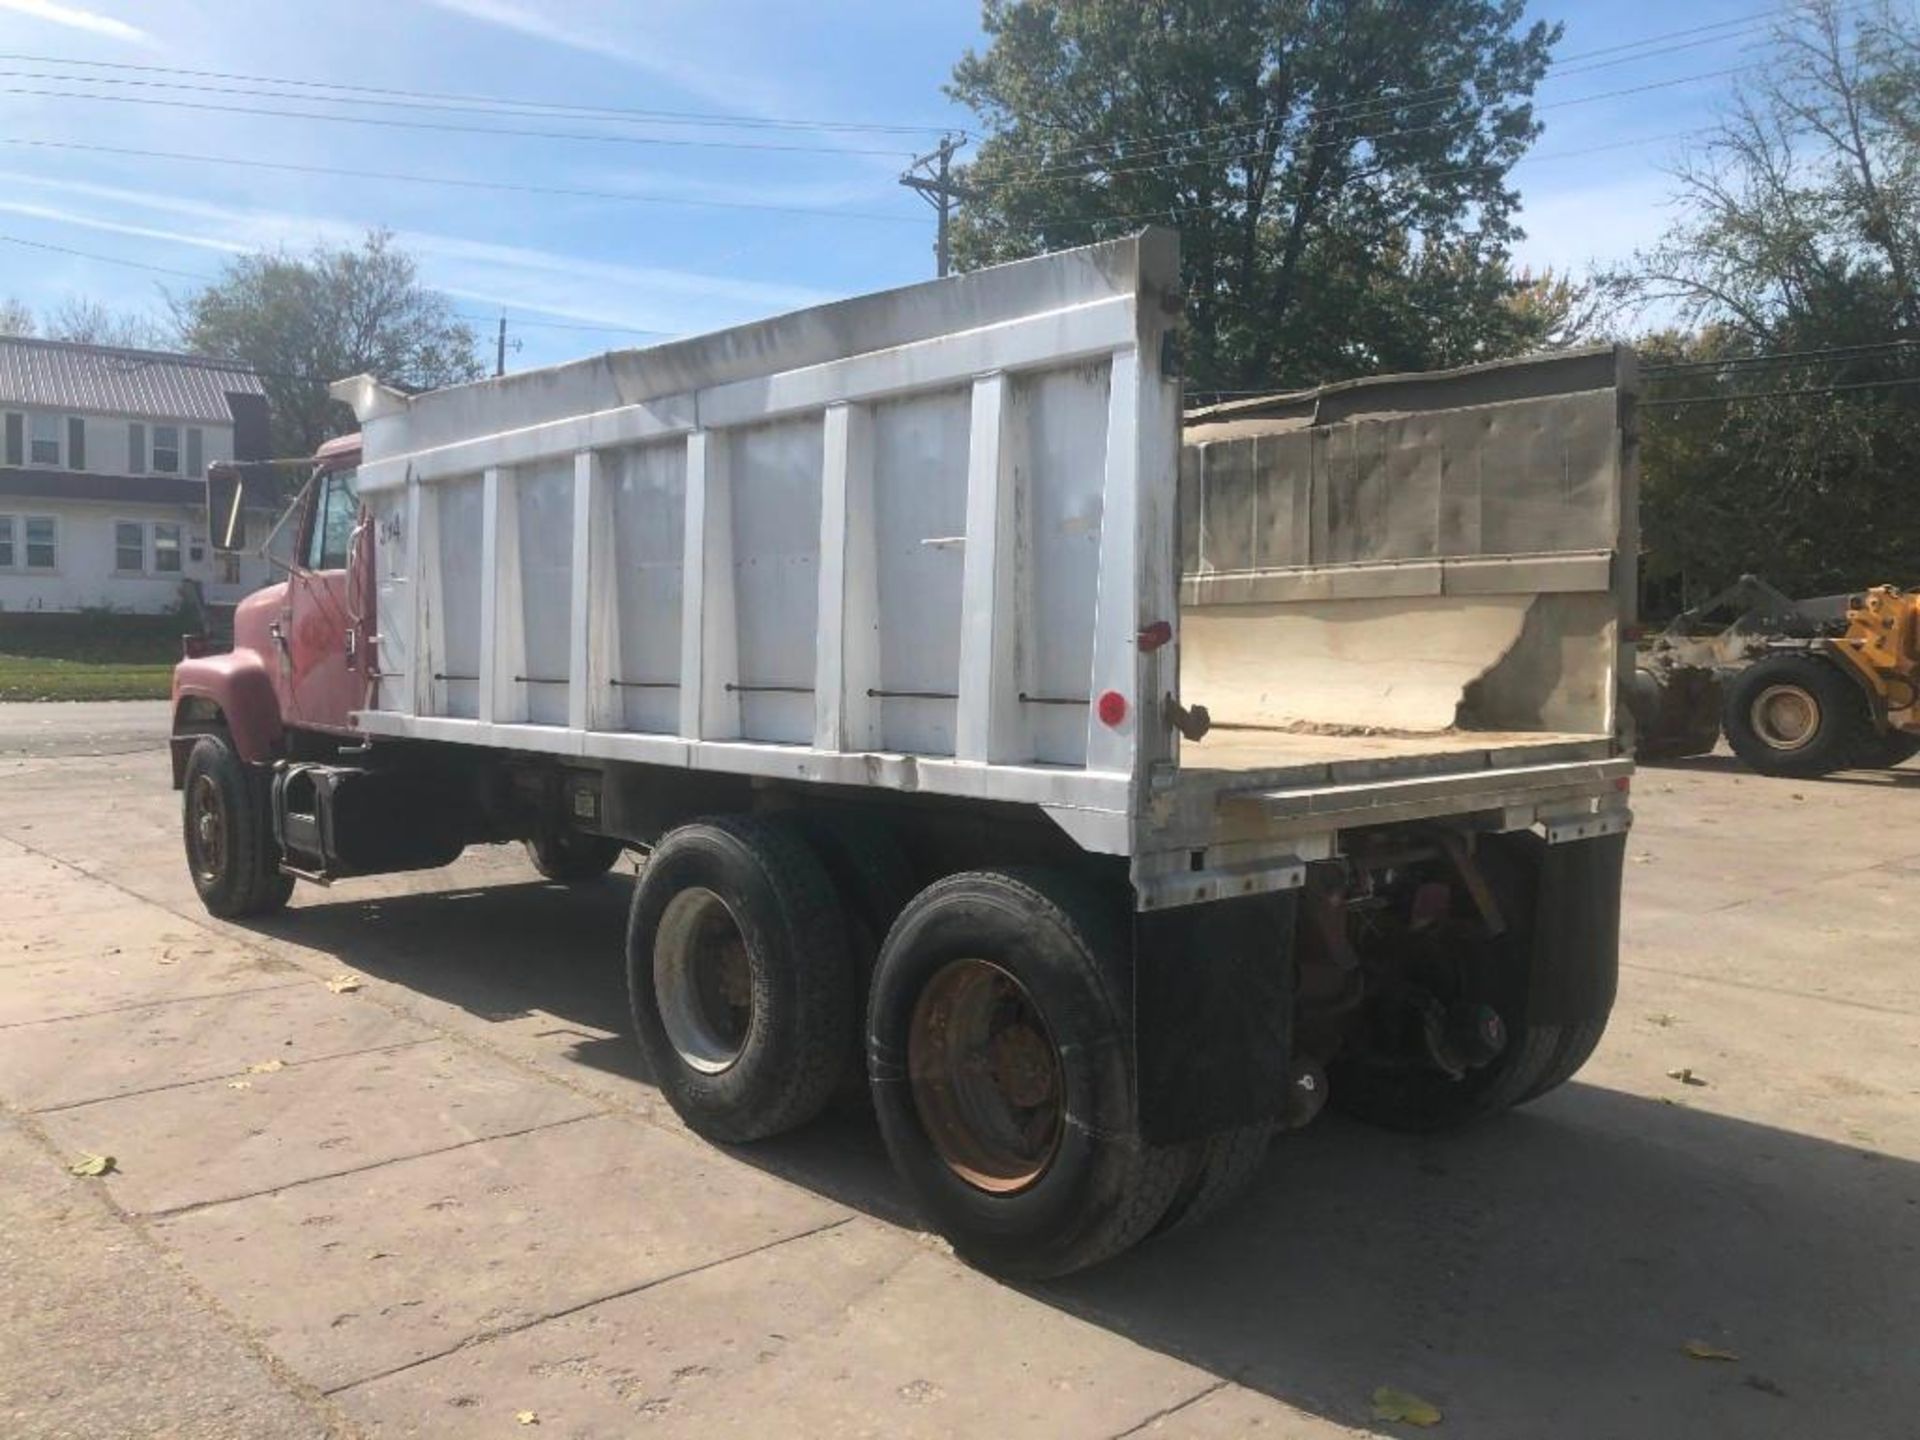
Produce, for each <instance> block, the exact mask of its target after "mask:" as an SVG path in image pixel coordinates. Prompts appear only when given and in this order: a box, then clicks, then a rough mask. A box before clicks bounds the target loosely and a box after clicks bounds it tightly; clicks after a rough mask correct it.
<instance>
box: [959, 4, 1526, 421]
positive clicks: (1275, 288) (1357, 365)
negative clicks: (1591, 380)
mask: <svg viewBox="0 0 1920 1440" xmlns="http://www.w3.org/2000/svg"><path fill="white" fill-rule="evenodd" d="M1524 9H1525V5H1524V0H985V13H984V17H983V24H984V26H985V29H986V33H987V36H988V38H989V42H990V43H989V44H988V46H987V48H986V49H985V50H984V51H979V52H970V53H968V54H967V55H966V56H965V57H964V58H963V59H962V60H961V61H960V63H959V64H958V65H957V66H956V67H955V69H954V75H953V82H952V84H951V85H950V86H949V87H948V91H949V93H950V94H951V95H953V96H954V97H955V98H956V99H958V100H960V101H962V102H964V103H965V104H967V105H968V106H970V107H971V108H972V109H973V110H974V111H975V112H976V113H977V114H978V115H979V116H980V117H981V119H982V121H983V123H984V125H985V127H986V129H987V131H988V132H989V133H988V135H987V138H986V139H985V140H984V141H983V142H982V143H981V145H980V148H979V151H978V154H977V157H976V158H975V159H974V161H973V162H972V163H971V164H970V165H968V166H966V167H965V169H964V170H963V172H962V176H961V178H962V181H963V183H964V184H965V185H966V186H967V187H968V189H969V192H970V196H969V198H968V199H967V200H966V201H965V202H964V203H963V204H962V207H961V210H960V214H959V218H958V223H957V228H956V232H955V236H954V245H955V253H956V256H957V258H958V260H959V263H960V264H962V265H966V266H972V265H981V264H988V263H992V262H995V261H1000V260H1007V259H1014V258H1018V257H1020V256H1025V255H1031V254H1035V253H1038V252H1040V251H1044V250H1050V249H1058V248H1061V247H1064V246H1070V245H1083V244H1086V243H1089V242H1090V241H1093V240H1097V239H1103V238H1107V237H1110V236H1114V235H1120V234H1126V233H1128V232H1130V231H1132V230H1135V229H1137V228H1139V227H1140V226H1142V225H1144V224H1148V223H1152V222H1158V223H1166V224H1174V225H1177V226H1178V227H1179V228H1180V230H1181V235H1182V246H1183V265H1184V268H1185V275H1184V277H1183V283H1184V285H1185V288H1186V294H1187V300H1188V316H1189V319H1190V320H1191V322H1192V334H1191V342H1190V346H1189V354H1190V362H1189V363H1190V373H1191V378H1192V383H1193V385H1194V386H1195V387H1196V388H1198V389H1202V390H1205V389H1212V388H1247V387H1253V388H1258V387H1267V386H1284V385H1301V384H1309V383H1313V382H1316V381H1322V380H1329V379H1337V378H1342V377H1345V376H1350V375H1355V374H1364V373H1371V372H1377V371H1380V370H1383V369H1385V370H1401V369H1419V368H1424V367H1430V366H1433V365H1441V364H1450V363H1456V362H1460V361H1466V360H1474V359H1484V358H1487V357H1490V356H1497V355H1505V354H1511V353H1513V352H1514V351H1516V350H1521V349H1525V348H1527V347H1529V346H1530V345H1532V344H1534V343H1536V342H1537V341H1538V340H1540V339H1541V338H1543V337H1542V333H1541V332H1540V330H1539V329H1538V327H1537V325H1536V324H1535V323H1534V322H1535V321H1536V320H1537V319H1538V317H1537V316H1536V315H1535V314H1533V313H1531V312H1529V311H1528V310H1527V309H1526V308H1525V307H1516V306H1514V305H1512V304H1511V303H1510V302H1511V300H1512V297H1513V296H1514V294H1515V292H1516V290H1517V289H1518V288H1519V287H1520V285H1521V284H1522V282H1521V281H1520V280H1518V279H1517V278H1516V277H1515V276H1514V275H1513V274H1512V273H1511V271H1510V269H1509V265H1508V254H1509V249H1510V246H1511V243H1512V242H1513V240H1514V239H1515V238H1516V237H1517V236H1518V235H1519V234H1520V231H1519V230H1518V229H1517V227H1516V224H1515V219H1514V216H1515V211H1516V208H1517V205H1518V196H1517V195H1516V194H1515V192H1514V191H1513V190H1512V189H1511V188H1510V187H1509V186H1508V184H1507V172H1508V170H1509V169H1510V168H1511V167H1512V165H1513V164H1514V162H1515V161H1516V160H1518V159H1519V158H1520V157H1521V155H1522V154H1524V153H1525V151H1526V149H1527V147H1528V146H1529V145H1530V144H1531V143H1532V141H1533V140H1534V138H1535V136H1537V135H1538V134H1539V131H1540V125H1539V123H1538V122H1537V121H1536V120H1535V118H1534V114H1533V109H1532V105H1531V96H1532V93H1533V89H1534V86H1535V85H1536V83H1537V82H1538V81H1539V79H1540V77H1541V76H1542V74H1543V73H1544V72H1545V69H1546V66H1547V63H1548V51H1549V47H1550V46H1551V45H1552V44H1553V43H1554V42H1555V41H1556V40H1557V39H1558V37H1559V33H1560V30H1559V27H1558V26H1557V25H1547V24H1533V25H1524V26H1523V24H1522V13H1523V11H1524Z"/></svg>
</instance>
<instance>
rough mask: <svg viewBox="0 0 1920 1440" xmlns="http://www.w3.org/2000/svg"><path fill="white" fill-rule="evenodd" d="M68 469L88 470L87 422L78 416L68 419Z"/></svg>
mask: <svg viewBox="0 0 1920 1440" xmlns="http://www.w3.org/2000/svg"><path fill="white" fill-rule="evenodd" d="M67 468H68V469H69V470H84V469H86V468H87V422H86V421H84V420H82V419H81V418H80V417H79V416H78V415H69V416H68V417H67Z"/></svg>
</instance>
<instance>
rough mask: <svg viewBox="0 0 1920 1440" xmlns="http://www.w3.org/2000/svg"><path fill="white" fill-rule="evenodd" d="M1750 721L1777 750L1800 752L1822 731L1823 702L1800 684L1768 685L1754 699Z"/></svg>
mask: <svg viewBox="0 0 1920 1440" xmlns="http://www.w3.org/2000/svg"><path fill="white" fill-rule="evenodd" d="M1748 718H1749V719H1751V720H1752V722H1753V730H1754V733H1755V734H1756V735H1758V736H1759V737H1760V738H1761V739H1762V740H1764V741H1765V742H1766V743H1767V744H1768V745H1769V746H1771V747H1772V748H1773V749H1775V750H1801V749H1804V748H1805V747H1806V746H1807V745H1808V744H1809V743H1811V742H1812V740H1813V737H1814V736H1815V734H1817V733H1818V732H1819V729H1820V702H1819V701H1818V700H1816V699H1815V698H1814V697H1813V694H1812V692H1811V691H1808V690H1804V689H1802V688H1801V687H1800V686H1798V685H1769V686H1768V687H1767V688H1766V689H1764V690H1762V691H1761V692H1760V693H1759V694H1758V695H1756V696H1754V697H1753V704H1752V706H1751V707H1750V709H1749V712H1748Z"/></svg>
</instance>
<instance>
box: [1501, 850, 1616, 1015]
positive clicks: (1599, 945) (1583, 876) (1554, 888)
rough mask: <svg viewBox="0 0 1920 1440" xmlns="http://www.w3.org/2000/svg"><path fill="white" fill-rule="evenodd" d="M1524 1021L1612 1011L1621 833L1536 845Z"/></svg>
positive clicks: (1614, 982) (1602, 1013)
mask: <svg viewBox="0 0 1920 1440" xmlns="http://www.w3.org/2000/svg"><path fill="white" fill-rule="evenodd" d="M1540 848H1541V855H1540V861H1539V864H1540V888H1539V894H1538V899H1537V902H1536V904H1535V908H1534V915H1535V917H1536V919H1535V923H1534V933H1533V944H1532V947H1531V955H1532V965H1531V967H1530V974H1529V976H1528V984H1527V1005H1526V1015H1527V1019H1528V1020H1529V1021H1531V1022H1533V1023H1534V1024H1542V1025H1568V1024H1573V1023H1575V1022H1577V1021H1581V1020H1593V1019H1598V1018H1600V1017H1601V1016H1604V1015H1605V1014H1606V1013H1607V1012H1608V1011H1610V1010H1611V1009H1613V998H1614V993H1615V991H1616V990H1617V989H1618V988H1619V983H1620V876H1621V871H1622V869H1623V867H1624V864H1625V860H1626V854H1627V837H1626V835H1625V834H1619V835H1605V836H1600V837H1598V838H1596V839H1592V840H1574V841H1569V842H1568V843H1566V844H1564V845H1543V846H1541V847H1540Z"/></svg>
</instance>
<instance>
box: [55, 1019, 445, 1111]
mask: <svg viewBox="0 0 1920 1440" xmlns="http://www.w3.org/2000/svg"><path fill="white" fill-rule="evenodd" d="M445 1043H446V1042H445V1041H444V1040H442V1039H441V1038H440V1036H438V1035H422V1036H419V1037H418V1038H416V1039H413V1040H395V1041H392V1042H390V1043H388V1044H386V1045H369V1046H367V1047H366V1048H365V1049H362V1050H342V1051H340V1052H338V1053H337V1054H328V1055H304V1056H302V1057H300V1058H299V1059H297V1060H289V1061H287V1062H286V1068H287V1069H288V1070H299V1069H303V1068H304V1067H306V1066H308V1065H320V1064H324V1063H325V1062H326V1061H329V1060H352V1059H354V1058H355V1057H357V1056H361V1055H384V1054H385V1053H386V1052H387V1051H389V1050H407V1049H411V1048H412V1047H413V1046H415V1045H441V1044H445ZM252 1073H253V1071H252V1070H250V1069H246V1068H242V1069H239V1070H223V1071H221V1072H220V1073H219V1074H218V1075H201V1076H199V1077H197V1078H195V1079H192V1080H169V1081H167V1082H166V1083H165V1084H163V1085H148V1086H145V1087H143V1088H142V1089H139V1090H121V1091H118V1092H116V1093H114V1094H112V1095H92V1096H89V1097H88V1098H87V1099H85V1100H67V1101H64V1102H62V1103H61V1104H59V1105H37V1106H31V1107H29V1108H30V1109H31V1110H32V1111H33V1113H34V1114H35V1115H58V1114H60V1113H62V1112H63V1111H67V1110H83V1109H85V1108H86V1107H87V1106H89V1105H110V1104H112V1103H113V1102H114V1101H116V1100H132V1099H134V1098H136V1097H138V1096H141V1095H159V1094H162V1093H164V1092H165V1091H168V1090H185V1089H188V1088H190V1087H192V1086H194V1085H211V1084H213V1083H214V1081H216V1080H234V1079H239V1078H242V1077H244V1076H247V1075H250V1074H252Z"/></svg>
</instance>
